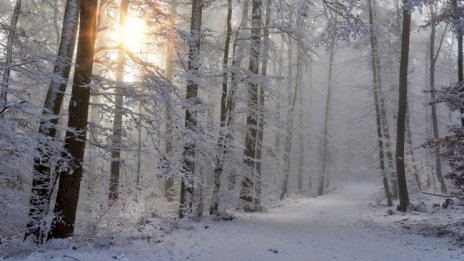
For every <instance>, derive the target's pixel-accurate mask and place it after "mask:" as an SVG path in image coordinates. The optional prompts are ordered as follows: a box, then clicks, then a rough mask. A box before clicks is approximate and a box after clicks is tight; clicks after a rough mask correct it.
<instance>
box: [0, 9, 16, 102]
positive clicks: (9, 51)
mask: <svg viewBox="0 0 464 261" xmlns="http://www.w3.org/2000/svg"><path fill="white" fill-rule="evenodd" d="M20 11H21V0H16V3H15V7H14V9H13V14H12V16H11V22H10V27H9V28H8V29H9V30H8V39H7V42H6V53H5V67H4V68H5V69H4V70H3V76H2V85H1V86H0V108H4V107H5V106H6V103H7V96H8V95H7V94H8V84H9V81H10V72H11V62H12V61H13V45H14V40H15V38H16V27H17V25H18V18H19V13H20Z"/></svg>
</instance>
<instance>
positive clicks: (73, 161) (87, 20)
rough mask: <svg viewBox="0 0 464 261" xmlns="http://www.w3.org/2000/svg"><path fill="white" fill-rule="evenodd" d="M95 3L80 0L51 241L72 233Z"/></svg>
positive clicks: (94, 20) (86, 110) (91, 58)
mask: <svg viewBox="0 0 464 261" xmlns="http://www.w3.org/2000/svg"><path fill="white" fill-rule="evenodd" d="M97 3H98V1H97V0H80V22H79V37H78V42H77V53H76V67H75V70H74V79H73V86H72V93H71V100H70V102H69V112H68V115H69V120H68V128H69V130H68V131H67V132H66V137H65V149H66V150H67V152H68V153H69V157H70V158H69V159H68V161H67V162H65V163H64V162H62V164H60V166H58V167H57V171H58V172H59V178H60V180H59V186H58V192H57V196H56V204H55V215H57V216H56V217H55V218H54V220H53V224H52V228H51V235H50V236H51V237H53V238H67V237H70V236H72V234H73V232H74V223H75V220H76V210H77V203H78V200H79V190H80V185H81V179H82V164H83V160H84V150H85V142H86V134H87V118H88V110H89V98H90V88H89V84H90V82H91V76H92V68H93V58H94V53H95V35H96V18H97ZM63 163H64V164H63Z"/></svg>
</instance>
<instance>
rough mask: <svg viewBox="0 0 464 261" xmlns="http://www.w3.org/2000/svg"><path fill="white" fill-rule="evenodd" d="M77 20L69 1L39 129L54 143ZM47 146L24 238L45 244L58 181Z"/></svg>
mask: <svg viewBox="0 0 464 261" xmlns="http://www.w3.org/2000/svg"><path fill="white" fill-rule="evenodd" d="M19 2H21V1H19ZM78 20H79V7H78V5H77V1H76V0H68V1H67V2H66V8H65V11H64V18H63V28H62V32H61V40H60V45H59V48H58V55H57V59H56V61H55V65H54V68H53V77H52V79H51V81H50V85H49V88H48V91H47V96H46V98H45V103H44V107H43V110H42V119H41V121H40V125H39V133H40V134H42V135H43V136H45V137H47V138H48V137H49V138H51V139H52V140H53V139H54V138H55V136H56V125H57V124H58V115H59V114H60V110H61V106H62V104H63V98H64V93H65V92H66V85H67V82H68V78H69V72H70V70H71V63H72V59H73V54H74V47H75V43H76V33H77V23H78ZM47 142H50V141H39V144H38V146H37V148H36V151H37V154H38V156H37V157H36V158H35V159H34V169H33V172H32V192H31V198H30V209H29V221H28V223H27V231H26V234H25V238H27V237H28V236H34V239H35V241H36V243H42V242H43V239H44V238H45V236H46V234H45V230H46V229H47V228H45V227H44V225H45V217H46V214H47V213H48V211H49V208H50V198H51V194H52V191H53V187H54V185H55V182H56V180H55V179H54V180H53V181H52V180H51V178H52V177H51V164H52V162H51V160H52V159H51V157H52V154H54V151H53V148H51V147H50V145H49V144H48V143H47Z"/></svg>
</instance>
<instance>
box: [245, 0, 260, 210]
mask: <svg viewBox="0 0 464 261" xmlns="http://www.w3.org/2000/svg"><path fill="white" fill-rule="evenodd" d="M251 9H252V10H251V43H250V46H251V48H250V63H249V66H248V70H249V71H250V73H252V74H253V75H252V76H253V77H252V79H250V80H249V83H248V104H247V106H248V108H247V112H248V115H247V119H246V124H247V129H248V130H247V132H246V135H245V151H244V154H245V159H244V162H245V164H246V165H247V166H248V167H249V169H248V170H249V172H250V173H251V174H252V175H251V176H250V174H248V175H245V177H243V180H242V185H241V190H240V199H241V200H242V202H243V203H244V204H245V210H246V211H256V210H257V205H256V203H257V202H256V198H255V196H254V195H253V194H254V192H255V191H254V189H255V184H254V181H253V179H254V175H255V173H254V172H255V160H256V140H257V137H258V131H257V129H258V121H257V112H258V107H259V106H258V104H259V101H258V88H259V83H258V80H257V78H258V77H257V76H258V75H259V64H260V56H261V9H262V1H261V0H253V2H252V6H251Z"/></svg>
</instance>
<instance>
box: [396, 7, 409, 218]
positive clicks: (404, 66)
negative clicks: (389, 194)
mask: <svg viewBox="0 0 464 261" xmlns="http://www.w3.org/2000/svg"><path fill="white" fill-rule="evenodd" d="M403 3H404V4H407V0H404V2H403ZM411 11H412V10H409V8H406V6H403V30H402V34H401V57H400V76H399V99H398V117H397V131H396V155H395V160H396V175H397V179H398V196H399V200H400V202H399V205H398V207H397V209H398V210H400V211H406V210H407V207H408V205H409V195H408V187H407V183H406V173H405V165H404V134H405V128H406V106H407V102H408V97H407V95H408V63H409V38H410V31H411Z"/></svg>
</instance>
